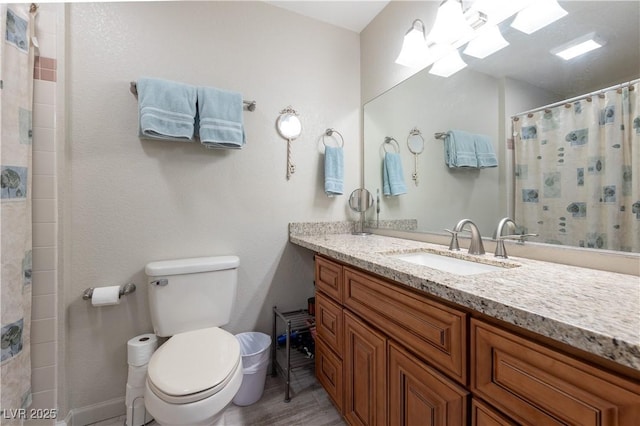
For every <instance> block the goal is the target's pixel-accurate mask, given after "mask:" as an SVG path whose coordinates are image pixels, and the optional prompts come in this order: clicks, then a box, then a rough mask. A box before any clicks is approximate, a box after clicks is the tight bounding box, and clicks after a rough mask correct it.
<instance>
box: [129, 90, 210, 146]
mask: <svg viewBox="0 0 640 426" xmlns="http://www.w3.org/2000/svg"><path fill="white" fill-rule="evenodd" d="M136 87H137V90H138V111H139V119H140V129H139V136H140V137H142V138H149V139H163V140H176V141H192V140H193V139H194V131H195V125H194V123H195V116H196V96H197V92H196V88H195V86H190V85H188V84H183V83H178V82H174V81H168V80H160V79H154V78H141V79H139V80H138V82H137V84H136Z"/></svg>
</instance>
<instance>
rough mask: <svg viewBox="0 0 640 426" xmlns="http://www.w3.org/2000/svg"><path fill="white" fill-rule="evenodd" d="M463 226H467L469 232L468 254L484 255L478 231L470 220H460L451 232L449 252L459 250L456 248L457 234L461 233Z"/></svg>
mask: <svg viewBox="0 0 640 426" xmlns="http://www.w3.org/2000/svg"><path fill="white" fill-rule="evenodd" d="M465 225H469V230H470V231H471V244H470V245H469V254H484V246H483V245H482V237H480V230H479V229H478V227H477V226H476V224H475V223H473V222H472V221H471V219H462V220H461V221H460V222H458V224H457V225H456V227H455V228H453V231H449V232H451V244H450V245H449V250H455V249H457V250H460V248H459V247H457V246H458V232H461V231H462V230H463V228H464V227H465Z"/></svg>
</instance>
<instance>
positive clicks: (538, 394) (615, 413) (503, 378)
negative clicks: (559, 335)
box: [471, 319, 640, 426]
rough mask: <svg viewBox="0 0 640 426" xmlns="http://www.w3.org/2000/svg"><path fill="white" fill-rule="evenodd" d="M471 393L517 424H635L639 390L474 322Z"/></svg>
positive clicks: (638, 413)
mask: <svg viewBox="0 0 640 426" xmlns="http://www.w3.org/2000/svg"><path fill="white" fill-rule="evenodd" d="M471 345H472V346H471V348H472V350H471V364H472V367H471V369H472V375H471V390H472V392H473V393H474V394H475V395H479V396H481V397H482V398H483V399H484V400H486V401H487V402H490V403H491V404H492V405H493V406H495V407H496V408H498V409H499V410H501V411H502V412H504V413H505V414H507V415H509V416H510V417H512V418H513V419H514V420H516V421H517V422H518V423H520V424H524V425H542V424H549V425H553V424H557V425H563V424H571V425H583V426H591V425H594V426H595V425H603V426H604V425H610V426H614V425H629V426H631V425H638V424H639V422H640V386H639V385H638V383H637V382H636V383H634V382H632V381H628V380H625V379H622V378H620V377H618V376H616V375H613V374H610V373H608V372H606V371H603V370H602V369H599V368H595V367H593V366H591V365H589V364H587V363H586V362H583V361H580V360H577V359H575V358H572V357H569V356H566V355H564V354H562V353H560V352H557V351H555V350H552V349H549V348H547V347H545V346H542V345H540V344H537V343H535V342H532V341H530V340H528V339H525V338H522V337H520V336H518V335H515V334H513V333H511V332H509V331H506V330H502V329H500V328H498V327H495V326H493V325H489V324H487V323H484V322H482V321H478V320H475V319H472V320H471Z"/></svg>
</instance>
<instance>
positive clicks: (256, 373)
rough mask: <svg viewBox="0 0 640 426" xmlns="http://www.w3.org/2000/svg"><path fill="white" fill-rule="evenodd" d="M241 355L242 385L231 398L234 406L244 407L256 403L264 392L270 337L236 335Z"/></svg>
mask: <svg viewBox="0 0 640 426" xmlns="http://www.w3.org/2000/svg"><path fill="white" fill-rule="evenodd" d="M236 339H238V343H240V352H241V353H242V372H243V373H244V374H243V376H242V385H240V389H239V390H238V393H236V396H235V397H234V398H233V403H234V404H235V405H240V406H246V405H251V404H253V403H255V402H257V401H258V400H259V399H260V398H261V397H262V393H263V392H264V382H265V380H266V379H267V369H268V368H269V348H270V347H271V337H270V336H269V335H267V334H264V333H258V332H248V333H240V334H236Z"/></svg>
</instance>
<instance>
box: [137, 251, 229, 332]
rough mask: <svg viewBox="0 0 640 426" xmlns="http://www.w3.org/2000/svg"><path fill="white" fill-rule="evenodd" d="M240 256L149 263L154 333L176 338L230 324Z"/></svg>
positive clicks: (148, 274)
mask: <svg viewBox="0 0 640 426" xmlns="http://www.w3.org/2000/svg"><path fill="white" fill-rule="evenodd" d="M239 265H240V259H239V258H238V257H237V256H214V257H198V258H190V259H178V260H165V261H160V262H151V263H148V264H147V266H146V267H145V273H146V274H147V277H148V279H147V282H148V286H147V287H148V288H147V291H148V296H149V309H150V311H151V322H152V323H153V330H154V333H155V334H156V335H158V336H173V335H174V334H178V333H183V332H185V331H190V330H197V329H201V328H207V327H219V326H222V325H224V324H227V323H228V322H229V319H230V318H231V312H232V309H233V305H234V303H235V299H236V288H237V282H238V266H239Z"/></svg>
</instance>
